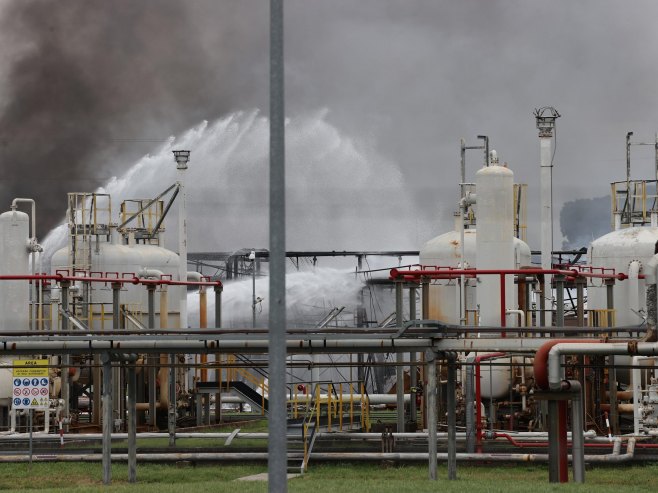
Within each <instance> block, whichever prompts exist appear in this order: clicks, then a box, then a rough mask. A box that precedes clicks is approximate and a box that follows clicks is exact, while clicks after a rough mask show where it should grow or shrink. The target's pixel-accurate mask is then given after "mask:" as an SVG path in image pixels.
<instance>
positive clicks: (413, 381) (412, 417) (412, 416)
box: [409, 286, 418, 431]
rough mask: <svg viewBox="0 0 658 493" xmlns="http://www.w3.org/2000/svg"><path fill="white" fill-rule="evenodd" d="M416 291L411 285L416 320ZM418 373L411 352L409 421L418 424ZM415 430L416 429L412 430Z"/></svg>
mask: <svg viewBox="0 0 658 493" xmlns="http://www.w3.org/2000/svg"><path fill="white" fill-rule="evenodd" d="M416 291H417V288H416V287H414V286H411V287H409V320H416ZM417 385H418V375H417V367H416V353H415V352H411V353H409V388H410V390H409V421H410V422H411V423H412V424H413V425H414V426H416V428H417V425H416V419H417V416H416V386H417ZM412 431H415V430H412Z"/></svg>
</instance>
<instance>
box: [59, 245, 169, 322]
mask: <svg viewBox="0 0 658 493" xmlns="http://www.w3.org/2000/svg"><path fill="white" fill-rule="evenodd" d="M51 269H52V272H53V273H55V272H56V271H57V270H69V271H70V269H71V268H70V265H69V251H68V248H67V247H65V248H61V249H59V250H57V251H56V252H55V253H54V254H53V256H52V259H51ZM90 270H91V271H92V272H100V273H103V274H107V275H110V276H111V275H114V274H115V273H116V274H117V275H118V277H122V275H123V274H132V275H138V274H139V273H140V272H142V271H145V270H149V271H160V272H162V273H163V274H165V275H167V276H170V279H177V277H178V255H177V254H176V253H174V252H172V251H171V250H167V249H165V248H162V247H159V246H155V245H142V244H133V245H123V244H118V243H113V242H106V241H100V242H99V243H98V244H96V243H95V242H94V246H93V247H92V255H91V268H90ZM158 289H160V288H158ZM178 289H179V288H178V286H176V287H174V286H169V287H168V289H167V305H168V310H167V311H168V314H169V317H168V320H167V322H166V324H163V325H164V326H166V327H178V326H179V320H178V314H177V311H178V310H177V309H178V299H179V294H178V293H179V291H178ZM90 297H91V300H92V302H93V303H94V307H95V310H97V309H98V306H100V305H99V304H105V305H111V303H112V289H111V286H109V285H105V284H104V283H92V284H91V293H90ZM119 297H120V303H121V304H122V305H126V306H127V308H128V309H129V310H130V311H133V312H141V313H142V316H141V317H139V318H140V321H141V322H142V323H144V324H145V325H146V320H147V308H148V291H147V289H146V287H145V286H143V285H133V284H124V285H123V287H122V289H121V291H120V294H119ZM154 301H155V311H156V314H159V313H160V294H159V293H156V295H155V297H154ZM108 308H109V309H110V310H111V306H109V307H108V306H105V312H106V316H105V317H106V318H107V310H108ZM110 314H111V311H110ZM94 318H95V319H96V320H97V323H96V324H94V328H95V329H99V328H101V327H99V326H98V323H105V324H106V325H107V324H108V323H110V324H111V317H110V319H109V320H104V321H102V320H101V317H100V313H95V314H94ZM156 323H157V322H156ZM105 328H107V327H105Z"/></svg>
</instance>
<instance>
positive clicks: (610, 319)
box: [585, 308, 617, 327]
mask: <svg viewBox="0 0 658 493" xmlns="http://www.w3.org/2000/svg"><path fill="white" fill-rule="evenodd" d="M616 313H617V311H616V310H615V309H614V308H612V309H606V308H603V309H598V310H594V309H588V310H585V314H586V315H587V326H588V327H614V326H615V325H616V324H617V323H616Z"/></svg>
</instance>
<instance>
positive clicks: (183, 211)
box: [173, 151, 190, 329]
mask: <svg viewBox="0 0 658 493" xmlns="http://www.w3.org/2000/svg"><path fill="white" fill-rule="evenodd" d="M173 153H174V158H175V159H176V169H177V170H178V180H177V182H176V185H178V262H179V264H178V279H179V280H180V281H187V191H186V189H185V170H186V169H187V163H188V161H189V160H190V151H173ZM179 312H180V326H181V328H183V329H186V328H187V287H186V286H180V304H179Z"/></svg>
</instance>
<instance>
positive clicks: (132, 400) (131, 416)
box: [127, 362, 137, 483]
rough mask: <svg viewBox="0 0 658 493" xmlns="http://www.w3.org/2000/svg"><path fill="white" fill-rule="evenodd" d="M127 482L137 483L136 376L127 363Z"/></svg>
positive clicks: (132, 366) (132, 365) (130, 364)
mask: <svg viewBox="0 0 658 493" xmlns="http://www.w3.org/2000/svg"><path fill="white" fill-rule="evenodd" d="M127 380H128V382H127V383H128V482H129V483H134V482H136V481H137V375H136V373H135V363H133V362H129V363H128V378H127Z"/></svg>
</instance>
